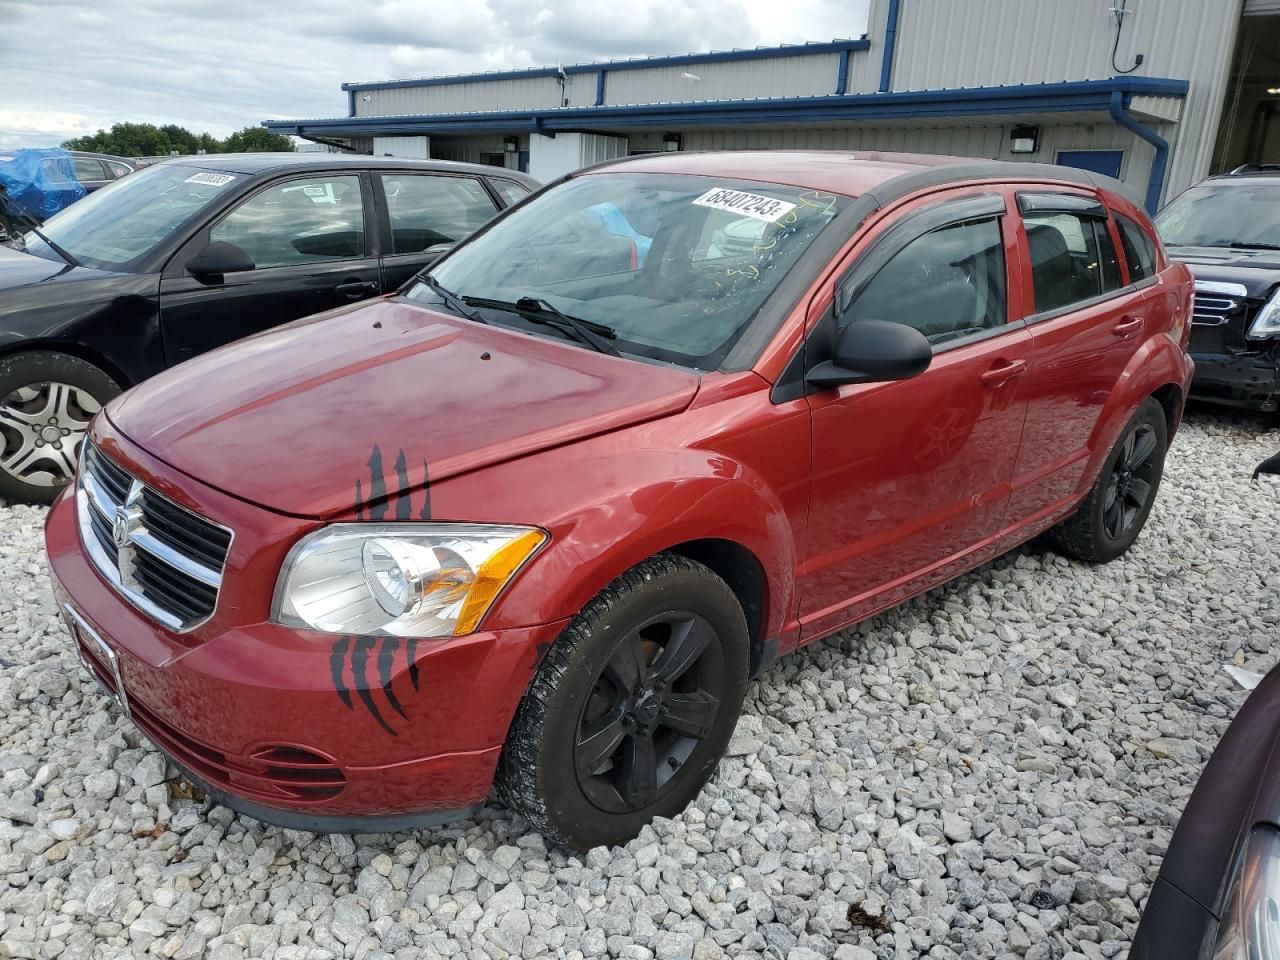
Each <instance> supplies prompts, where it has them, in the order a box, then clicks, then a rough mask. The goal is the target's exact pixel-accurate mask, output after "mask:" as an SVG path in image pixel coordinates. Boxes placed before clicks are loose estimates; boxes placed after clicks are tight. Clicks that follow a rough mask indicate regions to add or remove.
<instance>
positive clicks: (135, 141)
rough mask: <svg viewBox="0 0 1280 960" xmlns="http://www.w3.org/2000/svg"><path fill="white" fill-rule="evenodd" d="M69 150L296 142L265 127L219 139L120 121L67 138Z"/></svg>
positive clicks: (145, 150)
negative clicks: (82, 134) (81, 135)
mask: <svg viewBox="0 0 1280 960" xmlns="http://www.w3.org/2000/svg"><path fill="white" fill-rule="evenodd" d="M62 145H63V146H64V147H66V148H67V149H68V150H87V151H90V152H92V153H113V154H115V155H117V156H121V157H163V156H167V155H168V154H169V153H171V152H172V151H174V150H176V151H177V152H178V153H180V154H184V155H187V154H193V153H199V152H200V151H201V150H203V151H204V152H205V153H262V152H266V151H273V152H288V153H292V152H293V150H294V149H295V148H294V145H293V141H292V140H291V139H290V138H288V137H286V136H283V135H281V134H278V133H271V132H269V131H268V130H266V129H265V128H263V127H245V128H244V129H243V130H240V131H237V132H236V133H233V134H231V136H229V137H227V139H226V140H219V139H218V138H217V137H215V136H213V135H212V134H208V133H192V132H191V131H190V130H188V129H187V128H186V127H180V126H178V125H177V124H174V123H167V124H165V125H164V126H162V127H157V126H155V125H154V124H150V123H117V124H113V125H112V127H111V129H110V130H99V131H98V132H97V133H94V134H90V135H89V136H85V137H76V138H75V139H72V140H66V141H64V142H63V144H62Z"/></svg>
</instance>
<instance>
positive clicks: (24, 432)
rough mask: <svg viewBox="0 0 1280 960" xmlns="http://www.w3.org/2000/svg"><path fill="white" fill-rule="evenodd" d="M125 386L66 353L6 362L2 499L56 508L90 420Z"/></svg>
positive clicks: (0, 422)
mask: <svg viewBox="0 0 1280 960" xmlns="http://www.w3.org/2000/svg"><path fill="white" fill-rule="evenodd" d="M119 392H120V387H119V386H117V385H116V383H115V381H114V380H112V379H111V378H110V377H109V376H107V375H106V374H105V373H103V372H102V371H101V370H99V369H98V368H97V367H95V366H94V365H93V364H91V363H88V362H86V361H84V360H81V359H80V358H79V357H72V356H68V355H67V354H64V353H51V352H46V351H32V352H28V353H15V354H11V355H9V356H6V357H3V358H0V498H2V499H4V500H8V501H10V502H15V503H50V502H52V501H53V498H54V497H56V496H57V495H58V491H59V490H61V489H62V488H63V487H64V486H66V484H67V482H68V481H69V480H70V479H71V477H72V476H73V475H74V473H75V467H76V458H77V457H78V455H79V451H80V444H81V443H83V441H84V437H85V431H86V429H87V428H88V426H89V421H90V420H91V419H93V416H94V414H96V413H97V412H98V411H99V410H100V409H101V408H102V405H103V404H104V403H106V402H107V401H108V400H110V399H111V398H112V397H114V396H115V395H116V394H118V393H119Z"/></svg>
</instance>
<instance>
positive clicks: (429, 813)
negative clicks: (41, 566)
mask: <svg viewBox="0 0 1280 960" xmlns="http://www.w3.org/2000/svg"><path fill="white" fill-rule="evenodd" d="M45 531H46V532H45V538H46V545H47V549H48V555H49V564H50V570H51V574H52V579H53V583H54V590H55V593H56V594H57V595H58V596H57V599H58V603H59V608H60V609H61V610H63V612H64V616H66V617H67V618H68V620H69V625H70V626H71V627H72V633H73V635H74V636H75V640H76V643H77V647H78V650H79V652H80V655H81V658H82V660H84V661H85V664H86V666H87V667H88V669H89V670H90V672H91V673H92V674H93V675H94V677H95V679H97V680H98V682H99V683H101V684H102V685H103V686H104V687H106V689H107V690H108V691H109V692H110V693H112V695H113V696H116V697H117V698H118V700H119V701H120V702H121V705H122V706H123V707H125V709H126V710H127V712H128V713H129V715H130V717H131V718H132V719H133V721H134V722H135V724H136V725H137V726H138V727H139V729H141V730H142V732H143V733H144V734H146V736H147V737H148V738H149V739H150V740H152V741H153V742H154V743H155V744H156V745H157V746H158V747H159V748H160V749H161V750H162V751H164V752H165V753H166V754H167V755H168V756H169V757H170V758H171V759H172V760H173V761H174V762H175V763H176V764H177V765H178V766H179V767H181V768H182V769H183V770H184V771H186V772H187V773H188V775H189V776H190V778H191V779H192V780H193V782H196V783H197V784H199V785H201V786H203V787H204V788H205V789H206V790H207V791H208V792H209V793H210V794H211V795H213V796H214V797H215V798H216V799H220V800H223V801H224V802H226V803H227V805H228V806H230V807H232V808H233V809H237V810H240V811H242V812H244V813H247V814H249V815H251V816H254V817H258V818H260V819H263V820H267V821H270V822H275V823H279V824H282V825H285V826H290V827H296V828H301V829H309V830H320V831H324V830H331V831H354V830H362V831H368V830H394V829H400V828H403V827H409V826H422V825H426V824H432V823H436V822H439V821H440V820H441V819H444V818H447V817H448V816H451V815H455V814H457V813H460V812H466V811H468V810H470V809H472V808H474V807H475V806H477V805H478V804H480V803H482V802H483V801H484V799H485V797H486V795H487V794H488V792H489V788H490V786H491V784H492V780H493V773H494V769H495V767H496V765H497V761H498V756H499V754H500V753H501V749H502V743H503V740H504V739H505V736H506V729H507V727H508V725H509V723H510V719H511V717H512V715H513V714H514V711H515V708H516V706H517V705H518V703H519V700H520V697H521V696H522V695H523V693H524V690H525V687H526V686H527V684H528V681H529V679H530V677H531V676H532V673H533V671H534V670H535V669H536V667H537V663H538V660H539V659H540V651H541V650H544V649H546V646H548V645H550V644H551V643H552V642H553V641H554V640H555V638H556V636H557V635H558V634H559V633H560V631H561V630H562V629H563V626H564V622H559V623H551V624H544V625H541V626H536V627H527V628H522V629H511V630H502V631H492V632H480V633H475V634H472V635H470V636H466V637H458V638H448V639H440V640H418V641H405V640H399V639H384V638H367V637H335V636H332V635H328V634H321V633H316V632H311V631H305V630H295V629H289V628H285V627H281V626H278V625H276V624H272V623H269V622H265V620H261V621H255V622H248V623H243V624H236V625H222V624H221V623H220V621H221V620H224V619H229V618H231V617H233V616H235V614H236V612H237V611H236V609H235V605H231V604H229V605H228V606H229V607H231V609H227V610H219V612H218V614H216V615H215V617H214V618H213V620H211V621H210V623H209V624H208V625H207V626H206V627H205V628H203V629H202V630H201V631H199V635H198V636H191V635H187V636H181V637H179V636H176V635H174V634H172V633H169V632H168V631H166V630H165V628H163V627H162V626H160V625H159V624H158V623H156V622H155V621H153V620H151V619H149V618H148V617H147V616H146V615H145V614H143V613H142V612H141V611H139V610H137V609H136V608H135V607H133V606H131V605H130V604H129V603H128V602H127V601H126V600H125V599H124V598H123V597H122V596H121V595H120V594H119V593H118V592H116V590H115V589H114V588H112V587H111V586H110V585H109V584H108V583H107V582H106V580H105V579H103V577H102V576H101V574H99V573H98V571H97V570H96V569H94V568H93V566H92V565H91V564H90V562H89V561H88V559H87V557H86V556H85V553H84V551H83V548H82V546H81V544H80V539H79V532H78V529H77V525H76V521H75V503H74V497H73V496H72V495H70V494H67V495H64V496H63V497H62V498H60V499H59V500H58V502H57V503H56V504H55V505H54V507H53V509H52V510H51V511H50V514H49V517H48V520H47V522H46V528H45ZM265 589H266V590H267V591H269V590H270V589H271V586H270V585H269V584H268V585H267V586H266V588H265ZM268 602H269V600H267V601H265V602H264V604H259V605H258V606H261V607H262V609H264V610H265V603H268ZM246 619H253V618H246ZM95 638H96V639H95ZM113 658H114V663H113V662H112V660H113Z"/></svg>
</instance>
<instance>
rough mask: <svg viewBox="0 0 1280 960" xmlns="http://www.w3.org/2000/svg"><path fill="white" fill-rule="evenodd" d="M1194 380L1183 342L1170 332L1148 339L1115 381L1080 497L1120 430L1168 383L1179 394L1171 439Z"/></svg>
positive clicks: (1091, 446)
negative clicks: (1179, 341)
mask: <svg viewBox="0 0 1280 960" xmlns="http://www.w3.org/2000/svg"><path fill="white" fill-rule="evenodd" d="M1190 383H1191V365H1190V360H1189V358H1188V357H1187V354H1186V352H1185V351H1184V350H1183V349H1182V347H1181V345H1179V344H1178V342H1177V341H1176V340H1175V339H1174V338H1173V337H1172V336H1171V335H1170V334H1168V333H1160V334H1157V335H1156V336H1152V337H1149V338H1147V340H1145V341H1144V342H1143V344H1142V346H1140V347H1139V348H1138V350H1137V351H1136V352H1135V353H1134V355H1133V357H1131V358H1130V360H1129V363H1128V365H1127V366H1126V367H1125V369H1124V373H1122V374H1121V375H1120V379H1119V380H1117V381H1116V387H1115V389H1114V390H1113V391H1112V392H1111V396H1110V397H1109V398H1108V400H1107V403H1106V405H1105V406H1104V407H1103V409H1102V414H1101V415H1100V416H1099V417H1098V422H1097V423H1096V424H1095V425H1094V428H1093V434H1092V436H1091V437H1090V440H1089V449H1090V450H1091V451H1092V452H1091V454H1090V456H1089V466H1088V469H1086V470H1085V471H1084V475H1083V477H1082V479H1081V486H1080V489H1079V493H1080V495H1081V496H1084V494H1085V493H1086V492H1087V491H1088V490H1089V488H1090V487H1092V486H1093V484H1094V482H1095V481H1096V480H1097V479H1098V474H1099V473H1100V472H1101V471H1102V465H1103V463H1104V462H1105V461H1106V459H1107V456H1108V455H1109V454H1110V453H1111V448H1112V447H1114V446H1115V443H1116V440H1118V439H1119V437H1120V433H1121V431H1122V430H1124V428H1125V425H1126V424H1127V423H1128V422H1129V420H1130V419H1131V418H1132V417H1133V414H1134V412H1135V411H1136V410H1137V409H1138V407H1139V406H1140V405H1141V404H1142V402H1143V401H1144V400H1146V399H1147V397H1150V396H1152V395H1153V394H1154V393H1155V392H1156V391H1157V390H1159V389H1161V388H1162V387H1166V386H1173V387H1176V388H1177V390H1178V394H1179V406H1178V418H1176V419H1175V420H1173V421H1171V422H1170V423H1169V436H1170V438H1172V436H1173V433H1174V431H1175V430H1176V429H1177V427H1178V423H1179V421H1180V419H1181V409H1182V403H1183V402H1184V401H1185V400H1186V396H1187V389H1188V387H1189V386H1190Z"/></svg>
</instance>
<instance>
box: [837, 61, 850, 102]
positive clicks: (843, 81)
mask: <svg viewBox="0 0 1280 960" xmlns="http://www.w3.org/2000/svg"><path fill="white" fill-rule="evenodd" d="M848 90H849V51H848V50H841V51H840V66H838V67H836V96H837V97H842V96H844V94H845V93H846V92H847V91H848Z"/></svg>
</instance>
